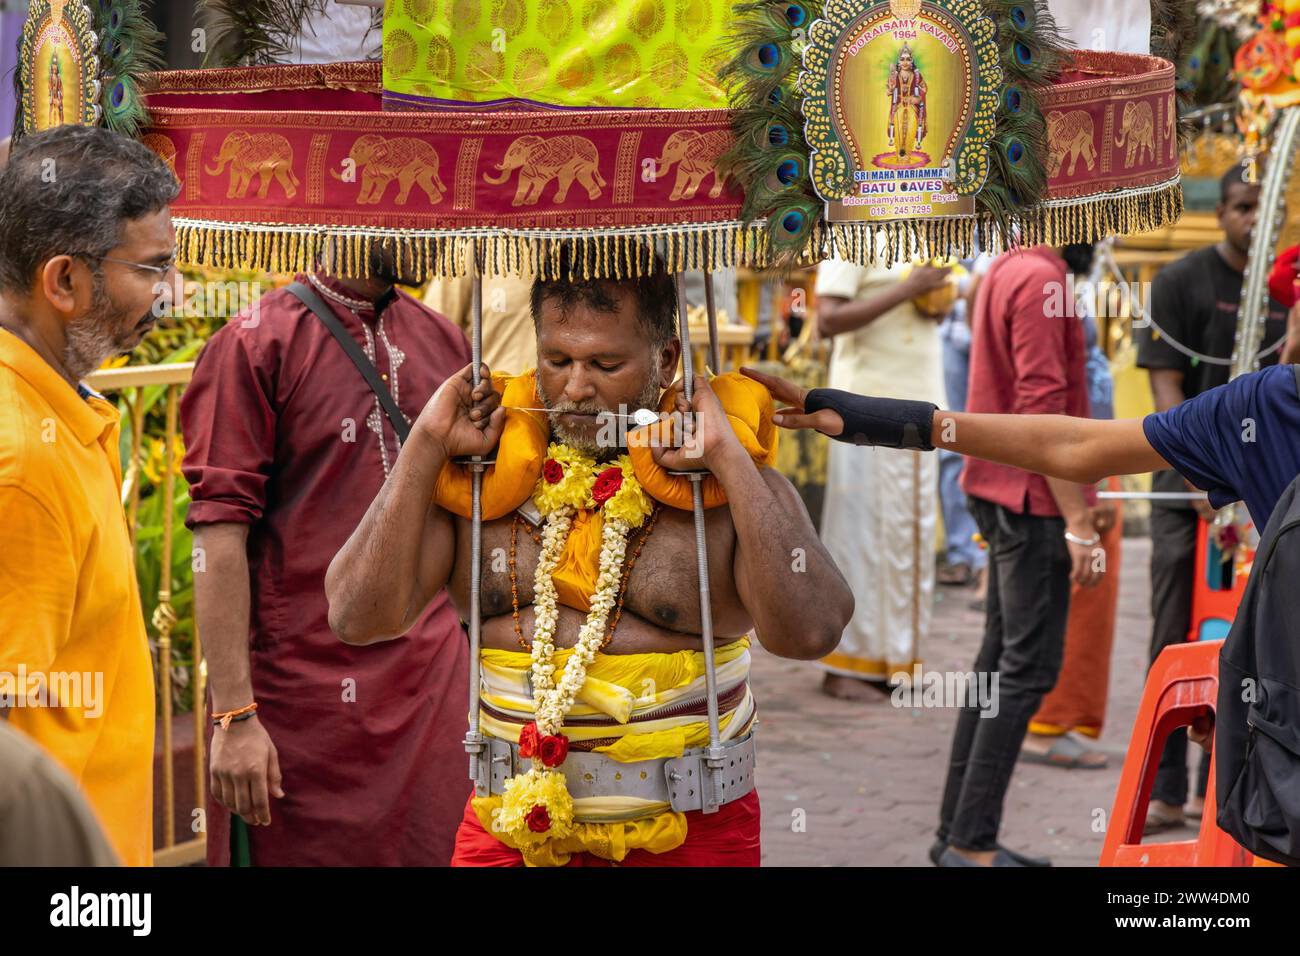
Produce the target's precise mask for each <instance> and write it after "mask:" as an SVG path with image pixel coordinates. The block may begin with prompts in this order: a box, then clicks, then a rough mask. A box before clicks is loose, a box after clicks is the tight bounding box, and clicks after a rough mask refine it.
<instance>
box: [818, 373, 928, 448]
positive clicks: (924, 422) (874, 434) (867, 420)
mask: <svg viewBox="0 0 1300 956" xmlns="http://www.w3.org/2000/svg"><path fill="white" fill-rule="evenodd" d="M803 407H804V411H806V412H808V413H809V414H812V413H813V412H816V411H820V410H821V409H823V408H829V409H830V410H831V411H834V412H838V413H839V416H840V418H842V419H843V420H844V431H843V432H841V433H840V434H838V435H836V436H835V438H836V440H837V441H843V442H850V443H852V444H854V445H880V446H882V447H884V448H916V449H919V450H921V451H934V445H933V444H931V442H930V424H931V422H932V421H933V420H934V413H935V412H937V411H938V410H939V406H938V405H935V404H933V403H932V402H913V401H907V400H905V399H901V398H872V397H871V396H870V395H854V394H853V393H852V392H842V391H840V390H839V389H837V388H814V389H813V390H812V391H810V392H809V393H808V396H807V398H805V399H804V403H803Z"/></svg>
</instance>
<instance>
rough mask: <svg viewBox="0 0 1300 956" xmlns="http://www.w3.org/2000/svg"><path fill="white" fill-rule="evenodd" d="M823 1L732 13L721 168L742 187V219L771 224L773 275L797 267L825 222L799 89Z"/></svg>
mask: <svg viewBox="0 0 1300 956" xmlns="http://www.w3.org/2000/svg"><path fill="white" fill-rule="evenodd" d="M822 6H823V4H822V0H797V2H792V0H760V2H745V3H742V4H740V5H738V6H737V7H735V8H734V12H735V18H734V20H733V26H732V32H731V36H730V37H729V38H728V41H727V48H726V54H727V56H728V59H727V61H726V62H725V64H724V65H723V66H722V68H721V69H720V70H719V71H718V77H719V80H720V81H721V82H722V83H723V84H724V86H725V88H726V89H727V91H728V96H729V99H730V105H731V127H732V132H733V133H734V135H735V142H734V145H733V146H732V148H731V149H730V150H729V151H728V152H727V153H726V154H725V155H724V156H722V157H721V159H720V160H719V166H720V167H721V168H722V169H724V170H727V171H728V172H729V173H730V175H732V176H734V177H735V178H736V180H737V181H738V182H740V183H742V184H743V185H744V189H745V201H744V204H743V205H742V207H741V218H742V219H743V220H744V221H746V222H755V221H759V220H763V221H765V222H766V229H767V241H768V247H769V250H770V253H771V256H770V258H771V261H772V263H773V265H774V267H776V268H789V267H792V266H793V265H795V264H796V262H797V261H798V259H799V257H800V254H801V253H802V252H803V250H804V248H805V247H806V245H807V241H808V237H809V235H810V234H811V233H812V232H813V230H814V229H815V228H816V227H817V224H818V223H819V222H820V220H821V216H822V208H823V207H822V202H821V200H820V199H819V198H818V196H817V193H816V191H815V190H814V189H813V185H812V179H811V178H810V177H809V175H808V144H807V142H806V141H805V140H804V135H803V122H804V120H803V108H802V98H801V95H800V94H799V92H798V90H797V84H798V79H799V70H800V69H801V67H802V65H803V40H804V37H805V36H806V34H807V31H808V28H809V26H811V24H812V22H813V21H814V20H816V19H817V18H818V17H819V16H820V15H821V11H822Z"/></svg>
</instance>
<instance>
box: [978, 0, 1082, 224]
mask: <svg viewBox="0 0 1300 956" xmlns="http://www.w3.org/2000/svg"><path fill="white" fill-rule="evenodd" d="M984 8H985V13H986V14H987V15H988V17H989V18H990V19H992V20H993V22H994V23H995V24H996V25H997V31H998V32H997V37H998V51H999V55H1000V59H1001V64H1002V96H1001V102H1000V103H999V105H998V114H997V123H996V125H995V127H994V132H993V139H992V140H991V141H990V142H989V175H988V179H986V180H985V182H984V188H983V189H981V190H980V192H979V193H977V194H976V196H975V208H976V210H977V211H978V212H979V213H981V214H983V215H984V216H985V217H987V218H989V219H991V220H992V221H993V222H994V224H996V226H997V227H998V229H999V231H1001V232H1002V234H1003V235H1004V236H1005V235H1010V231H1009V227H1010V223H1011V220H1012V219H1013V218H1015V217H1016V216H1018V215H1019V214H1021V213H1024V212H1026V211H1027V210H1028V209H1029V207H1032V206H1035V205H1037V204H1038V203H1040V202H1041V201H1042V200H1043V198H1044V196H1045V195H1046V194H1047V167H1046V165H1045V160H1046V157H1047V154H1048V153H1047V124H1046V122H1045V120H1044V118H1043V111H1042V109H1041V107H1040V106H1039V102H1038V95H1039V92H1040V91H1041V90H1042V89H1043V88H1044V87H1045V86H1047V85H1049V84H1050V83H1051V82H1052V81H1053V80H1054V79H1055V78H1056V77H1057V75H1058V74H1059V73H1060V70H1061V65H1062V63H1063V61H1064V56H1065V53H1066V49H1067V47H1066V43H1065V40H1064V38H1063V37H1062V36H1061V33H1060V31H1059V30H1058V29H1057V27H1056V22H1055V21H1054V20H1053V19H1052V15H1051V14H1050V13H1049V12H1048V9H1047V3H1046V2H1045V0H984Z"/></svg>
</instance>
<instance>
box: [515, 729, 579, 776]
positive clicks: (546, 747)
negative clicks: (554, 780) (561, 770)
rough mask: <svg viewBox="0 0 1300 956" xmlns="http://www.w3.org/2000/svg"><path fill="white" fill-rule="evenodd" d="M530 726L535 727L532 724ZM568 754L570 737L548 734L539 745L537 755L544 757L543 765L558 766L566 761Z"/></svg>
mask: <svg viewBox="0 0 1300 956" xmlns="http://www.w3.org/2000/svg"><path fill="white" fill-rule="evenodd" d="M529 726H534V727H535V725H532V724H530V725H529ZM534 732H536V731H535V730H534ZM520 752H521V753H522V751H520ZM568 755H569V738H568V737H566V736H564V734H547V735H546V736H545V737H543V738H542V742H541V743H540V744H539V745H538V747H537V756H538V757H540V758H541V759H542V765H543V766H546V767H558V766H559V765H560V764H562V763H564V758H565V757H567V756H568Z"/></svg>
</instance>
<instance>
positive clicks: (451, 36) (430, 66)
mask: <svg viewBox="0 0 1300 956" xmlns="http://www.w3.org/2000/svg"><path fill="white" fill-rule="evenodd" d="M730 17H731V0H530V2H525V0H492V2H485V0H401V2H393V3H388V4H386V5H385V8H384V92H385V96H386V97H392V98H393V99H395V100H396V101H397V102H398V103H399V104H401V105H403V106H411V107H418V106H419V105H420V101H421V100H430V101H432V100H444V101H446V100H450V101H456V102H461V103H469V104H476V103H493V102H498V101H502V100H506V101H509V100H523V101H527V102H531V103H539V104H547V105H554V106H573V107H593V106H595V107H600V106H606V107H657V108H661V109H662V108H669V109H692V108H722V107H725V106H726V96H725V94H724V93H723V91H722V89H721V88H720V87H719V86H718V82H717V69H718V66H719V64H720V62H721V61H722V58H723V55H724V54H723V53H722V52H720V50H719V45H720V41H721V40H722V39H723V38H724V36H725V35H726V30H727V23H728V21H729V19H730Z"/></svg>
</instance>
